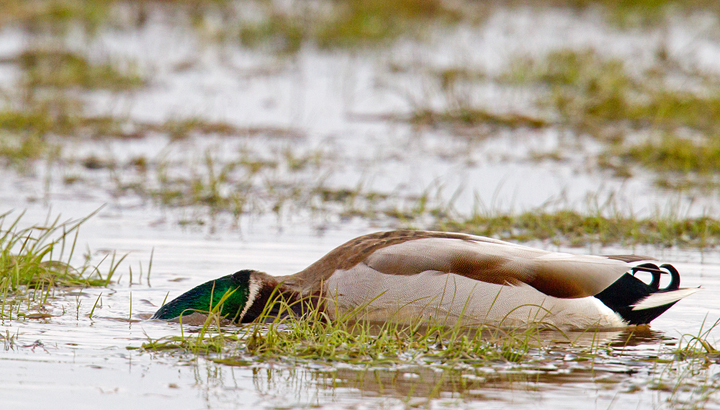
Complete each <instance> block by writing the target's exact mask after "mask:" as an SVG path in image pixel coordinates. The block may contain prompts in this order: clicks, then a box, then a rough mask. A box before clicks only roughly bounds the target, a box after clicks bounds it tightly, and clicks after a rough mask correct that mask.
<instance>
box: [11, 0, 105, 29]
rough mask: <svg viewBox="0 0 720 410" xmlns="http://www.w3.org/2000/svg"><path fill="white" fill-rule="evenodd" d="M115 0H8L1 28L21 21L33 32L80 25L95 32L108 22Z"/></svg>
mask: <svg viewBox="0 0 720 410" xmlns="http://www.w3.org/2000/svg"><path fill="white" fill-rule="evenodd" d="M111 3H112V0H47V1H25V0H7V1H4V2H3V13H2V14H0V26H2V25H5V24H8V23H14V24H17V23H18V22H19V23H21V24H22V25H23V26H24V27H25V28H26V29H29V30H31V31H47V30H51V31H54V32H56V31H64V30H67V29H68V28H69V27H70V26H71V25H73V24H74V25H78V24H79V25H80V26H82V27H84V28H85V29H86V30H87V31H90V32H92V31H94V30H96V29H97V28H98V27H99V26H100V25H101V24H102V23H104V22H105V21H106V20H107V16H108V14H109V11H110V9H109V5H110V4H111Z"/></svg>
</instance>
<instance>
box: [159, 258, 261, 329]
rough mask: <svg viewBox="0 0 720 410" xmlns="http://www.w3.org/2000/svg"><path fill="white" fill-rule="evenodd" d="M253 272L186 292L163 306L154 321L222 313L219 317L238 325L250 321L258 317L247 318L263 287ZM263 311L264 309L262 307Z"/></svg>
mask: <svg viewBox="0 0 720 410" xmlns="http://www.w3.org/2000/svg"><path fill="white" fill-rule="evenodd" d="M257 273H259V272H256V271H253V270H241V271H238V272H235V273H233V274H232V275H227V276H223V277H221V278H218V279H215V280H211V281H208V282H205V283H203V284H202V285H199V286H196V287H194V288H192V289H190V290H189V291H187V292H185V293H183V294H182V295H180V296H178V297H177V298H175V299H173V300H172V301H170V302H169V303H166V304H165V305H163V306H162V307H161V308H160V309H158V311H157V312H155V314H154V315H153V317H152V318H153V319H161V320H172V319H176V318H179V317H180V316H189V315H191V314H193V313H201V314H208V313H209V312H219V313H220V316H222V317H224V318H226V319H230V320H232V321H235V322H238V323H245V322H251V321H252V320H254V319H255V317H256V316H257V315H248V311H249V310H250V307H251V306H252V305H253V304H254V303H255V301H256V299H257V298H258V294H259V292H260V290H261V288H262V283H261V281H260V280H259V279H258V278H256V277H255V275H256V274H257ZM261 308H262V307H261Z"/></svg>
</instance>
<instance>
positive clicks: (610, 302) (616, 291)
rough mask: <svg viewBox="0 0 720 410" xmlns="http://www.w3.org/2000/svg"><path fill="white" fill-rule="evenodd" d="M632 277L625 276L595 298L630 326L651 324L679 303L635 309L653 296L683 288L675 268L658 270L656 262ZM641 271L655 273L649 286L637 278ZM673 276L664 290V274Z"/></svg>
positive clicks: (647, 265) (636, 270)
mask: <svg viewBox="0 0 720 410" xmlns="http://www.w3.org/2000/svg"><path fill="white" fill-rule="evenodd" d="M631 271H632V274H630V273H625V274H624V275H622V276H621V277H620V278H619V279H618V280H616V281H615V282H614V283H613V284H612V285H610V286H608V287H607V288H605V290H603V291H602V292H600V293H598V294H597V295H595V297H596V298H598V299H599V300H600V301H601V302H603V303H604V304H605V305H606V306H607V307H609V308H610V309H612V310H613V311H615V312H616V313H617V314H619V315H620V316H621V317H622V318H623V319H624V320H625V321H627V322H628V324H630V325H642V324H647V323H650V322H651V321H652V320H653V319H655V318H656V317H658V316H660V315H661V314H663V313H664V312H665V311H666V310H668V309H670V307H671V306H672V305H674V304H675V303H676V302H671V303H668V304H665V305H662V306H656V307H652V308H648V309H638V310H633V306H634V305H635V304H636V303H638V302H640V301H641V300H643V299H645V298H646V297H648V296H650V295H651V294H653V293H660V292H670V291H673V290H677V289H679V288H680V274H679V273H678V271H677V269H675V267H673V266H672V265H668V264H665V265H661V266H660V267H658V266H657V265H655V264H652V263H645V264H642V265H638V266H636V267H634V268H632V269H631ZM638 271H643V272H649V273H650V274H652V281H651V282H650V283H649V284H647V283H645V282H643V281H641V280H640V279H638V278H636V277H635V273H636V272H638ZM663 273H665V274H667V273H669V274H670V277H671V279H670V284H669V285H668V286H666V287H664V288H662V289H660V275H661V274H663Z"/></svg>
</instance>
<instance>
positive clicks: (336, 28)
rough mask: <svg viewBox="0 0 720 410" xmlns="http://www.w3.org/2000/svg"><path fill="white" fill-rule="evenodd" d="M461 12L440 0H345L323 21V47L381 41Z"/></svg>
mask: <svg viewBox="0 0 720 410" xmlns="http://www.w3.org/2000/svg"><path fill="white" fill-rule="evenodd" d="M461 16H462V14H461V12H459V11H458V10H453V9H450V8H448V7H447V5H446V4H445V3H444V2H443V1H441V0H400V1H394V2H392V3H389V2H386V1H382V0H359V1H343V2H340V3H338V7H337V10H336V12H335V13H334V14H333V15H332V16H331V18H329V19H328V20H327V21H325V22H323V23H321V24H320V28H319V30H318V32H317V42H318V44H319V45H320V46H321V47H337V46H354V45H358V44H378V43H382V42H386V41H388V40H393V39H395V38H397V37H398V36H400V35H402V34H405V33H409V32H412V30H417V29H418V28H420V27H423V26H426V25H428V24H430V23H433V22H438V21H457V20H459V19H460V18H461Z"/></svg>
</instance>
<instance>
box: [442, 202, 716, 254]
mask: <svg viewBox="0 0 720 410" xmlns="http://www.w3.org/2000/svg"><path fill="white" fill-rule="evenodd" d="M434 228H435V229H439V230H449V231H459V232H468V233H472V234H476V235H483V236H490V237H496V238H500V239H505V240H516V241H529V240H538V239H539V240H552V241H553V242H555V243H558V244H565V245H570V246H583V245H586V244H588V243H601V244H603V245H609V244H623V245H636V244H648V245H655V246H688V247H698V248H704V247H711V246H717V245H718V244H720V221H718V220H716V219H713V218H710V217H698V218H672V217H651V218H642V219H637V218H633V217H630V216H622V215H616V216H612V217H610V216H604V215H602V214H599V213H598V214H583V213H580V212H577V211H572V210H560V211H555V212H548V211H544V210H535V211H530V212H523V213H520V214H498V215H490V216H485V215H479V214H476V215H473V216H471V217H470V218H467V219H464V220H445V221H440V222H438V223H437V224H436V226H435V227H434Z"/></svg>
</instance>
